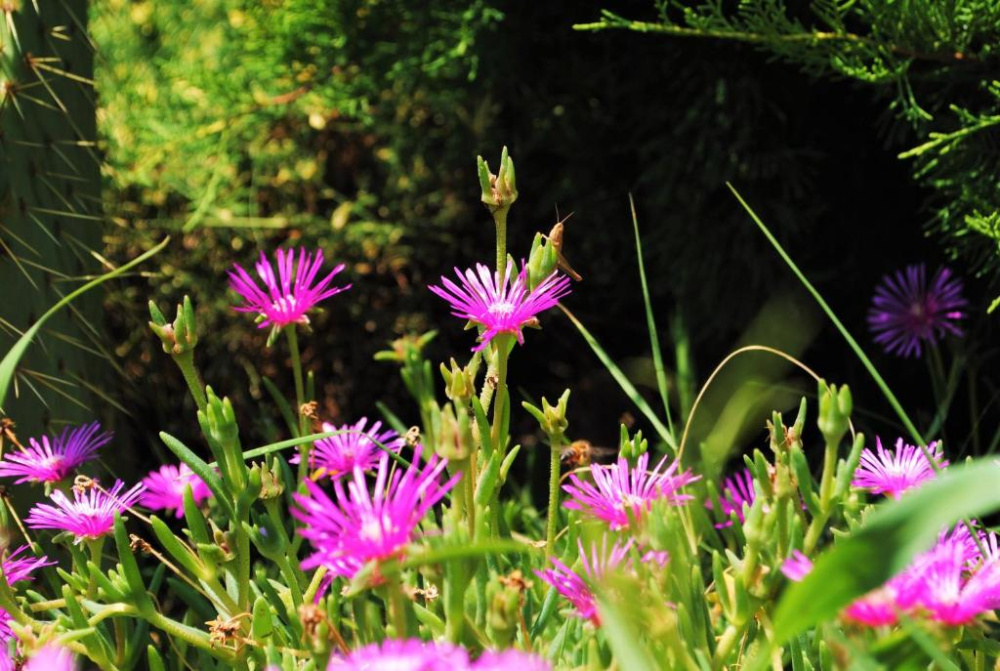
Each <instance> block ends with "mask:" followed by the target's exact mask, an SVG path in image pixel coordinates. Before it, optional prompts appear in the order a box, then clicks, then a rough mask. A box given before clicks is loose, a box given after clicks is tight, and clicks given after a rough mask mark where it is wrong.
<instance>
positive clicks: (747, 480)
mask: <svg viewBox="0 0 1000 671" xmlns="http://www.w3.org/2000/svg"><path fill="white" fill-rule="evenodd" d="M756 499H757V491H756V490H755V489H754V484H753V473H751V472H750V469H748V468H744V469H743V470H742V471H740V472H739V473H736V474H734V475H731V476H729V477H728V478H726V479H725V480H724V481H723V483H722V493H721V494H720V496H719V504H720V508H721V511H722V515H723V516H724V517H725V521H724V522H719V523H718V524H716V525H715V528H716V529H725V528H726V527H731V526H733V520H732V516H733V513H736V519H738V520H739V521H740V522H743V505H744V504H746V505H748V506H752V505H753V502H754V501H755V500H756ZM705 507H706V508H708V509H709V510H711V509H712V508H713V507H714V506H713V504H712V502H711V501H709V500H706V501H705Z"/></svg>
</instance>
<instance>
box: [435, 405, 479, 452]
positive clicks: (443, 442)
mask: <svg viewBox="0 0 1000 671" xmlns="http://www.w3.org/2000/svg"><path fill="white" fill-rule="evenodd" d="M440 416H441V429H440V434H439V441H438V442H437V444H435V446H434V447H435V451H436V452H437V453H438V454H439V455H440V456H442V457H444V458H445V459H447V460H448V461H461V460H463V459H467V458H468V457H469V454H470V453H471V451H472V449H473V445H474V443H473V438H472V426H471V424H470V423H469V413H467V412H459V413H458V415H457V416H456V415H455V410H454V408H452V405H451V403H446V404H445V405H444V408H442V409H441V415H440Z"/></svg>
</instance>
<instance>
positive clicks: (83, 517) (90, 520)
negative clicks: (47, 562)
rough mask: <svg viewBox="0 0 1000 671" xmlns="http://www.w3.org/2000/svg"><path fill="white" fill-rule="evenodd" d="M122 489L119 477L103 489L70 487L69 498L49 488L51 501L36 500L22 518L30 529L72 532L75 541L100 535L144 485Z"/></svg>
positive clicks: (104, 532) (123, 486)
mask: <svg viewBox="0 0 1000 671" xmlns="http://www.w3.org/2000/svg"><path fill="white" fill-rule="evenodd" d="M123 489H125V483H124V482H122V481H121V480H118V481H116V482H115V484H114V486H113V487H112V488H111V489H109V490H107V491H105V490H103V489H100V488H99V487H91V488H89V489H87V490H85V491H83V490H81V489H74V492H73V494H74V500H72V501H70V500H69V498H68V497H67V496H66V495H65V494H63V493H62V492H61V491H55V492H52V496H51V497H50V498H51V500H52V503H53V504H54V505H50V504H47V503H40V504H38V505H37V506H35V507H34V508H32V509H31V513H30V514H29V515H28V517H27V518H26V519H25V522H26V523H27V525H28V526H29V527H31V528H32V529H54V530H56V531H68V532H70V533H71V534H73V535H74V536H76V539H75V541H74V542H75V543H81V542H83V541H85V540H93V539H95V538H100V537H101V536H104V535H106V534H108V533H110V532H111V529H112V528H113V527H114V525H115V513H123V512H124V511H125V510H126V509H127V508H131V507H132V506H134V505H135V504H136V503H138V502H139V499H140V498H141V497H142V493H143V491H145V486H144V485H143V484H142V483H139V484H137V485H135V486H134V487H132V488H131V489H129V490H127V491H125V492H123V491H122V490H123Z"/></svg>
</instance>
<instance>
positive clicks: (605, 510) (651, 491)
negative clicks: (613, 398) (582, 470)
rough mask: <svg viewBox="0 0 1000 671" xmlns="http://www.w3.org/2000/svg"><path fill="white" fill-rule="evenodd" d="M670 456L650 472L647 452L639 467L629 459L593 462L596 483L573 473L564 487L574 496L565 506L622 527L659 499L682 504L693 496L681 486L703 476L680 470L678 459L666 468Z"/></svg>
mask: <svg viewBox="0 0 1000 671" xmlns="http://www.w3.org/2000/svg"><path fill="white" fill-rule="evenodd" d="M666 462H667V457H664V458H663V459H662V460H660V463H659V464H657V465H656V468H654V469H653V470H652V471H647V470H646V467H647V466H648V465H649V453H646V454H643V455H642V456H640V457H639V459H638V461H637V462H636V465H635V468H632V467H631V466H629V463H628V461H626V460H625V459H624V458H621V457H620V458H619V459H618V463H616V464H611V465H610V466H602V465H600V464H591V465H590V474H591V477H593V480H594V481H593V483H591V482H585V481H583V480H581V479H580V478H579V477H578V476H577V475H576V474H575V473H574V474H572V475H570V484H568V485H563V489H564V490H565V491H566V493H568V494H569V495H570V497H571V499H570V500H569V501H566V502H565V504H564V505H565V506H566V507H567V508H570V509H571V510H581V511H584V512H587V513H589V514H591V515H593V516H594V517H597V518H600V519H602V520H604V521H605V522H608V523H609V524H610V525H611V528H612V529H620V528H622V527H626V526H628V524H629V515H630V514H631V516H632V517H634V518H635V519H636V521H639V520H640V519H641V516H642V514H643V513H644V512H648V511H649V509H650V508H652V506H653V502H654V501H657V500H661V499H662V500H665V501H668V502H669V503H671V504H672V505H681V504H683V503H684V502H685V501H687V500H689V499H691V498H692V497H691V496H690V495H688V494H682V493H680V488H681V487H683V486H684V485H687V484H690V483H692V482H694V481H695V480H698V479H699V478H700V477H701V476H697V475H692V474H691V472H690V471H683V472H681V473H678V472H677V469H678V468H679V467H680V464H679V463H678V462H676V461H675V462H673V463H672V464H670V466H669V467H667V468H664V465H665V464H666Z"/></svg>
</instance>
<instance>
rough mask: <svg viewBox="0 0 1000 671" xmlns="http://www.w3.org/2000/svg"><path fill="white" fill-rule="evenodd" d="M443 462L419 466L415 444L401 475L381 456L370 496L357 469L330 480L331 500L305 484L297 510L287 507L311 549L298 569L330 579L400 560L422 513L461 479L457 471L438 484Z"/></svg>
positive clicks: (297, 496) (436, 460) (311, 484)
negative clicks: (323, 570) (319, 571)
mask: <svg viewBox="0 0 1000 671" xmlns="http://www.w3.org/2000/svg"><path fill="white" fill-rule="evenodd" d="M446 464H447V461H446V460H444V459H440V458H438V457H437V455H434V456H432V457H431V458H430V460H429V461H428V462H427V464H426V465H424V466H423V467H421V464H420V446H419V445H418V446H417V447H416V448H415V449H414V453H413V461H412V462H411V464H410V467H409V468H407V469H406V471H403V470H402V469H398V468H396V469H394V468H392V466H391V460H390V458H389V455H388V454H385V453H383V454H382V456H381V457H380V458H379V462H378V471H377V472H376V476H375V491H374V494H372V493H371V492H369V490H368V483H367V482H366V481H365V473H364V471H363V470H362V469H361V468H360V467H359V466H355V467H354V470H353V471H352V473H351V477H349V478H341V479H338V480H334V481H333V489H334V494H335V498H334V499H331V498H330V497H329V496H328V495H327V494H326V493H325V492H324V491H323V490H322V489H321V488H320V486H319V485H317V484H316V483H315V482H312V481H308V480H307V481H306V487H308V493H307V494H304V495H303V494H295V495H294V496H295V501H296V502H297V503H298V506H297V507H293V508H292V515H293V516H294V517H295V518H296V519H298V520H299V521H300V522H302V523H303V524H302V527H301V528H300V529H299V533H300V534H302V536H303V537H305V538H306V539H307V540H309V541H310V542H311V543H312V545H313V548H314V549H315V553H314V554H313V555H312V556H310V557H308V558H307V559H306V560H305V561H303V562H302V568H306V569H308V568H316V567H317V566H325V567H327V569H329V571H330V575H331V576H345V577H348V578H349V577H353V576H354V574H355V573H357V572H358V570H360V569H361V567H362V566H364V565H365V564H367V563H368V562H370V561H373V560H385V559H391V558H395V557H400V556H401V555H402V554H403V551H404V549H405V547H406V546H407V545H408V544H409V543H411V542H412V541H413V540H414V538H415V536H416V529H417V525H418V524H419V523H420V521H421V520H422V519H423V518H424V515H426V514H427V511H428V510H430V509H431V507H432V506H433V505H434V504H436V503H437V502H438V501H440V500H441V499H442V498H444V495H445V494H446V493H447V492H448V490H449V489H451V488H452V487H454V486H455V483H456V482H458V480H459V478H461V474H460V473H458V474H456V475H455V476H454V477H453V478H451V479H450V480H448V481H447V482H445V483H444V484H443V485H442V484H441V483H440V476H441V473H442V472H444V469H445V466H446ZM390 472H391V475H390ZM345 482H347V485H346V487H345V485H344V483H345Z"/></svg>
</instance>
